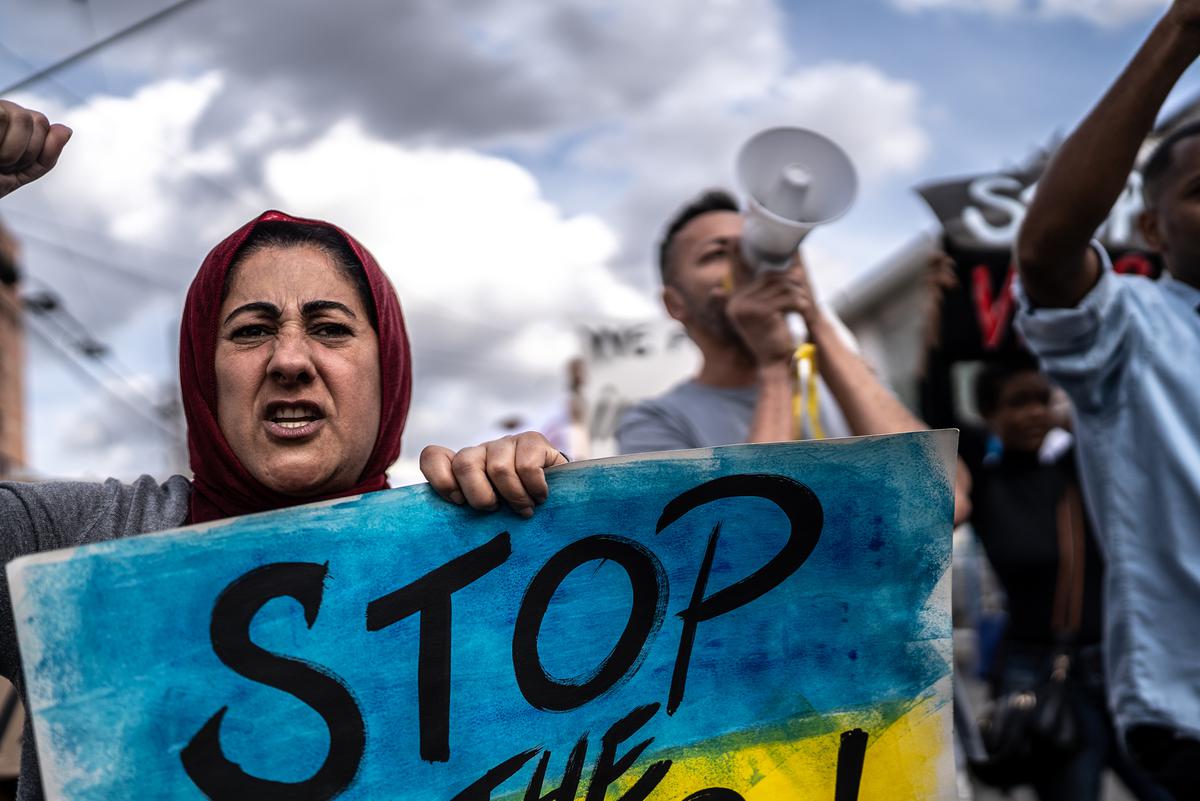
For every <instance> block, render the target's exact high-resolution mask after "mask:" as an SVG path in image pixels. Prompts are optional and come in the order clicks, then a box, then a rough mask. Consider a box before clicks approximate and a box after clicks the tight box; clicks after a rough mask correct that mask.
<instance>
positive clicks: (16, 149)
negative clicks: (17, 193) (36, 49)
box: [0, 100, 71, 197]
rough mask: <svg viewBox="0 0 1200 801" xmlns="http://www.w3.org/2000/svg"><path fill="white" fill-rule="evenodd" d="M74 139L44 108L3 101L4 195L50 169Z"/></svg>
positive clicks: (0, 191) (0, 181) (0, 187)
mask: <svg viewBox="0 0 1200 801" xmlns="http://www.w3.org/2000/svg"><path fill="white" fill-rule="evenodd" d="M70 138H71V129H70V128H68V127H67V126H65V125H58V124H54V125H51V124H50V121H49V120H47V119H46V115H45V114H42V113H41V112H40V111H33V110H31V109H27V108H24V107H22V106H18V105H17V104H16V103H12V102H10V101H8V100H0V197H4V196H5V195H7V194H8V193H9V192H12V191H14V190H16V189H19V188H20V187H22V186H24V185H25V184H27V183H30V182H32V181H36V180H37V179H38V178H41V177H42V176H43V175H45V174H46V173H48V172H50V170H52V169H53V168H54V165H55V164H57V163H58V157H59V155H61V154H62V151H63V148H64V147H66V144H67V140H69V139H70Z"/></svg>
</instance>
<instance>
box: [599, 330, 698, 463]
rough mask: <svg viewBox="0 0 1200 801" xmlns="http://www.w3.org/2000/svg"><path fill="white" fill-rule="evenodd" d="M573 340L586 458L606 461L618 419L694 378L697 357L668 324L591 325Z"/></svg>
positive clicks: (685, 339) (614, 448)
mask: <svg viewBox="0 0 1200 801" xmlns="http://www.w3.org/2000/svg"><path fill="white" fill-rule="evenodd" d="M579 334H580V344H581V346H582V351H583V362H584V365H585V371H586V380H585V381H584V384H583V387H582V393H583V418H584V419H583V422H584V424H585V425H586V427H587V442H588V454H589V455H590V456H593V457H599V456H612V455H614V454H616V453H617V440H616V431H617V424H618V423H619V421H620V419H621V414H622V413H623V412H624V411H625V410H626V409H627V408H629V407H630V406H632V405H633V404H635V403H637V402H638V401H640V400H644V399H645V398H650V397H654V396H655V395H661V394H662V393H664V392H666V391H667V390H668V389H670V388H671V387H672V386H674V385H675V384H678V383H680V382H682V381H685V380H687V379H688V378H689V377H691V376H693V375H695V374H696V372H697V371H698V370H699V368H700V361H701V360H700V351H699V349H698V348H697V347H696V345H695V344H694V343H693V342H692V341H691V340H690V339H688V336H687V332H686V331H684V330H683V326H681V325H680V324H679V323H677V322H676V321H674V320H665V319H664V320H643V321H639V322H617V321H609V322H603V323H594V324H590V325H586V326H581V327H580V329H579Z"/></svg>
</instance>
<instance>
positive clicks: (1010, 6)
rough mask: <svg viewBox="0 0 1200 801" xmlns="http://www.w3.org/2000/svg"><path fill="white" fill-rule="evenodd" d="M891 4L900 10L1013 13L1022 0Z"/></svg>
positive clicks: (896, 0)
mask: <svg viewBox="0 0 1200 801" xmlns="http://www.w3.org/2000/svg"><path fill="white" fill-rule="evenodd" d="M892 5H894V6H895V7H896V8H898V9H900V10H901V11H907V12H910V13H915V12H918V11H929V10H942V9H953V10H960V11H982V12H986V13H990V14H1013V13H1016V12H1017V11H1020V10H1021V9H1022V7H1023V6H1024V0H892Z"/></svg>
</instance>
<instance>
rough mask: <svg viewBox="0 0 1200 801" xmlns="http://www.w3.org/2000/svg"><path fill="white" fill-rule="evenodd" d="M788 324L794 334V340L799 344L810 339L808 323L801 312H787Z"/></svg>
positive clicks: (789, 329)
mask: <svg viewBox="0 0 1200 801" xmlns="http://www.w3.org/2000/svg"><path fill="white" fill-rule="evenodd" d="M787 326H788V331H790V332H791V334H792V342H794V343H795V344H797V345H799V344H801V343H802V342H807V341H808V324H807V323H805V322H804V318H803V317H802V316H801V315H800V312H788V313H787Z"/></svg>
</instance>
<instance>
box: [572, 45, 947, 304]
mask: <svg viewBox="0 0 1200 801" xmlns="http://www.w3.org/2000/svg"><path fill="white" fill-rule="evenodd" d="M851 97H852V98H854V102H853V103H847V102H846V98H851ZM774 125H793V126H800V127H806V128H812V129H814V130H817V131H819V132H820V133H823V134H825V135H826V136H829V137H830V138H832V139H833V140H834V141H836V142H837V143H838V144H840V145H841V146H842V147H844V148H846V150H847V151H848V152H849V154H850V156H851V158H852V160H853V161H854V163H855V165H856V167H857V168H858V171H859V177H860V194H862V195H864V196H868V195H871V194H872V193H874V192H877V191H879V190H880V188H881V186H883V185H884V183H885V182H887V181H888V180H890V179H893V178H896V177H904V176H908V175H912V174H915V171H916V169H917V168H918V167H919V166H920V165H921V164H922V162H923V160H924V159H925V157H926V155H927V154H928V152H929V137H928V134H927V133H926V131H925V129H924V127H923V125H922V123H921V95H920V91H919V89H918V87H917V86H916V85H915V84H913V83H911V82H908V81H902V80H897V79H895V78H892V77H890V76H888V75H886V74H885V73H883V72H881V71H880V70H879V69H877V68H876V67H873V66H871V65H869V64H844V63H826V64H820V65H816V66H813V67H808V68H802V69H798V70H794V71H792V72H789V73H786V74H781V75H779V76H778V77H777V79H776V80H775V81H774V82H772V84H771V85H770V86H769V87H767V88H765V89H764V90H763V91H762V92H761V93H759V94H758V95H757V96H755V97H753V98H745V99H743V100H742V101H740V102H739V103H737V104H736V105H734V106H729V105H720V104H712V103H709V102H707V100H706V98H705V97H704V96H703V95H702V94H696V95H690V94H684V95H680V96H675V97H672V98H671V99H670V101H669V102H664V103H663V104H662V105H661V106H660V107H659V108H657V109H655V110H654V111H653V112H652V113H646V114H643V115H640V116H638V117H635V118H633V119H631V120H630V121H629V122H628V124H627V125H626V126H624V127H623V128H620V129H617V130H614V131H611V132H608V133H605V134H604V135H601V136H597V137H594V138H593V139H591V140H590V141H588V142H587V143H585V144H583V145H582V146H580V147H579V148H578V149H577V151H576V152H575V154H574V158H575V160H576V161H577V162H578V163H579V165H580V166H581V167H582V168H584V169H592V170H603V169H604V168H605V166H606V165H621V167H622V169H623V170H625V171H627V173H628V175H629V180H630V187H629V189H628V190H627V192H626V194H625V197H624V201H623V203H622V205H621V206H620V208H619V209H618V211H617V212H616V215H615V216H616V217H617V220H618V222H617V225H618V227H619V229H620V230H622V231H623V232H624V234H625V249H624V251H623V252H622V255H621V257H620V258H619V260H618V261H619V262H620V263H621V264H622V265H629V267H628V269H629V270H630V271H633V270H636V271H637V272H638V273H640V275H641V276H642V277H643V278H644V281H645V284H644V285H645V286H647V287H650V286H652V285H653V284H654V283H655V281H656V280H657V279H656V278H654V272H653V268H652V267H650V264H652V263H653V262H652V255H651V253H652V247H653V243H654V242H655V241H656V240H657V237H658V236H659V233H660V228H661V226H662V225H663V223H664V222H665V221H666V220H667V219H668V217H669V216H670V215H671V214H672V213H673V212H674V211H675V209H677V208H678V207H679V206H681V205H682V204H683V202H684V201H685V200H686V199H688V198H690V197H692V196H694V195H695V194H696V193H698V192H699V191H700V190H701V189H703V188H705V187H708V186H725V187H728V188H731V189H732V188H734V187H733V183H734V181H733V174H732V173H733V158H734V154H735V153H736V152H737V149H738V147H739V146H740V145H741V144H742V142H744V141H745V140H746V139H748V138H749V137H750V136H751V135H752V134H753V133H755V132H756V131H759V130H761V129H763V128H767V127H771V126H774ZM811 264H812V265H813V267H814V269H815V270H816V271H817V272H818V273H819V272H823V271H825V267H824V266H823V265H822V263H821V262H820V261H819V260H815V259H814V260H812V262H811Z"/></svg>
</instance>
